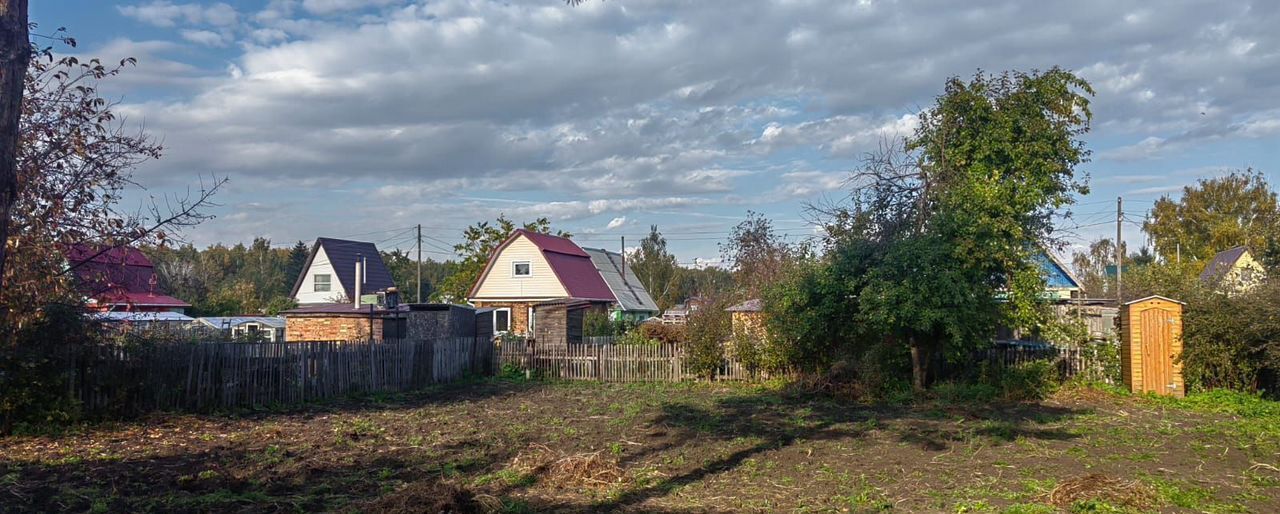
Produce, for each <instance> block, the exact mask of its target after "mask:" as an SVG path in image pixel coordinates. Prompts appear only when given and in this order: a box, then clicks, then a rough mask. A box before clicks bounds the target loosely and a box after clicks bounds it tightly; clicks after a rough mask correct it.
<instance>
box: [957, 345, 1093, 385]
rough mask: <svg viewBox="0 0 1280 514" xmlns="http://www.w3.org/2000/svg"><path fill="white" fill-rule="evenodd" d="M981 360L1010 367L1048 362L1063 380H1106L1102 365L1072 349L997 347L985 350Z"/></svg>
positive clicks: (1090, 356)
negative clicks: (1082, 378)
mask: <svg viewBox="0 0 1280 514" xmlns="http://www.w3.org/2000/svg"><path fill="white" fill-rule="evenodd" d="M982 358H983V359H984V360H986V362H987V363H988V364H991V365H996V366H1004V367H1011V366H1017V365H1020V364H1026V363H1029V362H1034V361H1049V363H1051V364H1052V365H1053V366H1054V367H1056V368H1057V369H1058V373H1059V374H1060V375H1061V376H1062V378H1063V379H1070V378H1074V377H1077V376H1083V377H1085V378H1090V379H1095V380H1107V377H1106V376H1105V373H1104V370H1103V369H1102V363H1101V362H1100V361H1099V360H1098V359H1097V358H1096V357H1095V356H1094V355H1093V354H1092V353H1091V352H1089V351H1087V350H1085V349H1083V348H1074V347H1046V348H1026V347H1017V346H1013V347H997V348H990V349H987V350H986V351H985V352H984V353H983V355H982Z"/></svg>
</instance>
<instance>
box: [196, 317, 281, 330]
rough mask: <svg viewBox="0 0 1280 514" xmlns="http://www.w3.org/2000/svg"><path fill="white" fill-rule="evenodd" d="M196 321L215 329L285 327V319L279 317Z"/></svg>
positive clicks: (216, 318)
mask: <svg viewBox="0 0 1280 514" xmlns="http://www.w3.org/2000/svg"><path fill="white" fill-rule="evenodd" d="M196 321H197V322H199V323H204V324H206V325H209V326H210V327H213V328H232V327H238V326H240V325H243V324H245V323H257V324H259V325H266V326H268V327H271V328H284V326H285V321H284V318H281V317H279V316H205V317H203V318H196Z"/></svg>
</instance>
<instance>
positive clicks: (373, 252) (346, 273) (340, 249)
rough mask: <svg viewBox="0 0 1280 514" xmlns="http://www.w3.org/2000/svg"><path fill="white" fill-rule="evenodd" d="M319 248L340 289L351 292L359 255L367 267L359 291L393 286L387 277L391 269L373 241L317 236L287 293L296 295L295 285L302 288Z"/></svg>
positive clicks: (374, 291) (354, 288)
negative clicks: (305, 261)
mask: <svg viewBox="0 0 1280 514" xmlns="http://www.w3.org/2000/svg"><path fill="white" fill-rule="evenodd" d="M322 247H323V248H324V254H325V256H326V257H328V258H329V263H330V264H333V272H334V274H336V275H338V283H339V284H341V285H342V289H343V291H347V292H349V293H354V292H355V290H356V281H355V275H356V259H357V258H360V257H364V259H365V262H366V263H368V268H367V269H365V277H367V279H366V280H365V282H364V285H363V286H361V287H360V292H361V294H373V293H376V292H378V291H383V290H385V289H387V288H389V287H395V286H396V283H395V281H394V280H392V279H391V271H390V270H388V269H387V265H386V264H384V263H383V262H382V254H381V253H379V252H378V247H377V246H375V245H374V244H373V243H368V242H364V241H348V240H345V239H333V238H328V237H321V238H318V239H316V243H315V244H314V245H312V246H311V255H310V256H308V257H307V264H306V265H305V266H303V267H302V273H301V274H300V275H298V280H296V281H295V282H294V283H293V292H291V293H289V296H297V295H298V288H299V287H302V279H303V278H305V277H306V276H307V272H308V271H310V270H311V261H313V260H315V258H316V253H317V252H318V251H319V249H320V248H322Z"/></svg>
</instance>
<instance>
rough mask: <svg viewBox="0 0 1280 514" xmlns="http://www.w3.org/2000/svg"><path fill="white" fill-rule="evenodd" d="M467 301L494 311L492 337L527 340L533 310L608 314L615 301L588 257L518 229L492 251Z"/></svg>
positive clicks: (567, 244) (563, 242)
mask: <svg viewBox="0 0 1280 514" xmlns="http://www.w3.org/2000/svg"><path fill="white" fill-rule="evenodd" d="M467 300H468V301H469V302H471V304H472V305H475V306H476V307H480V308H491V309H493V331H494V333H508V332H509V333H516V334H526V335H527V334H532V333H533V332H534V328H535V327H536V325H537V319H536V316H535V314H534V307H535V306H537V305H538V304H543V303H547V302H563V301H564V300H576V301H577V302H575V305H581V304H582V303H583V302H585V303H586V304H588V305H590V306H591V308H594V309H598V310H599V311H600V312H607V311H608V310H609V309H610V307H611V306H612V305H614V304H615V303H617V298H616V297H615V296H614V294H613V291H612V290H610V288H609V285H608V284H607V283H605V279H604V277H602V276H601V274H600V270H599V269H597V267H596V265H595V264H594V263H593V262H592V260H591V255H589V254H588V253H587V252H586V251H584V250H583V249H582V248H581V247H579V246H578V245H577V244H575V243H574V242H573V241H570V240H569V239H568V238H564V237H558V236H552V235H548V234H540V233H537V232H533V231H530V230H524V229H518V230H516V231H515V232H512V233H511V236H510V237H508V238H507V239H506V240H505V241H503V242H502V244H500V245H498V247H497V248H495V249H494V251H493V253H492V254H491V255H490V256H489V262H488V263H486V264H485V268H484V271H483V272H481V274H480V278H479V280H477V281H476V283H475V285H473V286H472V287H471V291H470V293H468V295H467Z"/></svg>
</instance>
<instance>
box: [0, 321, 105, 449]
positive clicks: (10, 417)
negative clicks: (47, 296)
mask: <svg viewBox="0 0 1280 514" xmlns="http://www.w3.org/2000/svg"><path fill="white" fill-rule="evenodd" d="M100 334H101V331H100V328H99V327H96V326H94V324H93V323H90V322H89V321H87V320H86V318H85V317H84V316H83V315H82V314H81V312H80V310H79V309H78V308H75V307H71V306H65V305H56V304H55V305H50V306H46V307H45V308H44V309H43V311H42V313H41V316H40V317H38V318H37V319H36V320H35V321H34V322H32V323H30V324H28V325H25V326H23V327H21V328H19V329H18V330H17V331H16V334H15V337H14V342H13V343H12V344H8V345H0V434H7V433H10V432H12V431H13V428H14V426H15V425H17V424H18V423H35V424H49V423H61V422H66V421H70V420H74V419H76V418H77V417H78V416H79V414H80V412H79V408H78V406H77V405H76V402H75V401H74V400H73V399H71V398H68V397H67V395H66V391H67V388H66V384H67V380H69V379H70V376H69V372H68V370H69V369H70V366H69V364H68V363H69V362H71V360H72V358H73V357H74V356H75V355H77V353H78V352H79V351H81V350H82V349H83V348H85V347H87V346H90V345H94V344H101V342H102V341H101V339H100V337H99V335H100Z"/></svg>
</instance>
